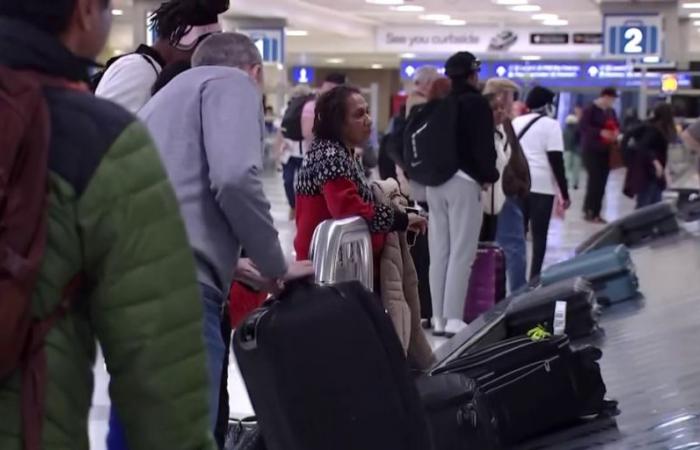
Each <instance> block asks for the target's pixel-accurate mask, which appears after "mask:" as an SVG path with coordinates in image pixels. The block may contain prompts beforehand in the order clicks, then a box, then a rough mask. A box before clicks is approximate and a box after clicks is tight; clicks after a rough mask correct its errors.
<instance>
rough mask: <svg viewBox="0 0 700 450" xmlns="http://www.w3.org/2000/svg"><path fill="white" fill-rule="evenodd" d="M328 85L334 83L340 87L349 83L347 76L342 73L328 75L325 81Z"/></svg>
mask: <svg viewBox="0 0 700 450" xmlns="http://www.w3.org/2000/svg"><path fill="white" fill-rule="evenodd" d="M324 81H325V82H326V83H333V84H337V85H339V86H341V85H343V84H345V83H346V82H347V77H346V76H345V74H344V73H340V72H332V73H329V74H328V75H326V78H325V79H324Z"/></svg>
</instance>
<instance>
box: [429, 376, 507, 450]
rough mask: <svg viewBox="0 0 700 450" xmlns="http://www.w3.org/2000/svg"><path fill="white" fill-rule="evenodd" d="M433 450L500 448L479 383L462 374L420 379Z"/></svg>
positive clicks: (493, 423)
mask: <svg viewBox="0 0 700 450" xmlns="http://www.w3.org/2000/svg"><path fill="white" fill-rule="evenodd" d="M416 385H417V386H418V393H419V395H420V397H421V400H422V402H423V407H424V408H425V415H426V417H427V419H428V429H429V431H430V441H431V443H432V447H431V448H432V449H433V450H471V449H479V450H490V449H496V448H500V445H499V441H498V434H497V432H496V428H495V421H494V418H493V415H492V414H491V409H490V408H489V407H488V405H487V404H486V399H485V398H484V396H483V394H482V393H481V391H480V390H479V387H478V385H477V384H476V382H475V381H474V380H472V379H470V378H468V377H467V376H465V375H463V374H461V373H445V374H440V375H435V376H427V375H422V376H420V377H418V378H417V379H416Z"/></svg>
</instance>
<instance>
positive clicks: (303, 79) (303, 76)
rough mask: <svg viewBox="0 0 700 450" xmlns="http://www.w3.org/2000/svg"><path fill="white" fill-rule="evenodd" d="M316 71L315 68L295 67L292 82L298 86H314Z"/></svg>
mask: <svg viewBox="0 0 700 450" xmlns="http://www.w3.org/2000/svg"><path fill="white" fill-rule="evenodd" d="M315 75H316V71H315V70H314V68H313V67H294V68H293V69H292V80H294V82H295V83H297V84H312V83H313V82H314V77H315Z"/></svg>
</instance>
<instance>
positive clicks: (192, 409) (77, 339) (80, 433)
mask: <svg viewBox="0 0 700 450" xmlns="http://www.w3.org/2000/svg"><path fill="white" fill-rule="evenodd" d="M0 64H3V65H7V66H10V67H15V68H26V67H33V68H34V69H36V68H40V69H41V71H43V72H45V73H49V74H52V75H56V76H62V77H64V78H67V79H71V80H79V79H84V77H85V73H86V71H85V63H84V62H83V61H79V60H78V59H77V58H75V57H73V56H72V55H71V54H70V53H69V52H68V51H67V50H66V49H65V48H64V47H62V46H61V45H60V44H59V43H58V41H56V40H54V39H53V38H52V37H50V36H48V35H45V34H43V33H41V32H39V31H36V30H33V29H31V28H30V27H28V26H26V24H21V23H17V22H13V21H9V20H7V19H2V18H0ZM45 92H46V99H47V103H48V106H49V111H50V117H51V126H52V130H51V141H50V148H49V168H50V180H49V181H50V187H49V188H50V189H49V208H48V219H49V224H48V225H49V226H48V243H47V248H46V251H45V256H44V261H43V264H42V270H41V274H40V277H39V280H38V284H37V287H36V291H35V294H34V297H33V306H34V311H35V314H36V316H37V317H45V316H46V315H48V314H50V313H51V312H52V311H53V310H54V309H55V307H56V305H57V303H58V301H59V299H60V296H61V291H62V290H63V289H64V288H65V286H66V285H67V284H68V283H69V281H70V280H71V279H72V278H73V277H74V276H75V275H76V274H79V273H81V274H82V277H83V278H82V279H83V282H82V294H81V295H80V296H79V298H78V299H77V301H76V302H75V303H74V305H73V307H72V310H71V311H70V313H69V314H68V315H67V316H66V317H65V318H63V319H62V320H60V321H59V322H58V323H57V325H56V326H55V327H54V328H53V329H52V331H51V332H50V334H49V336H48V338H47V341H46V351H47V362H48V373H49V375H48V376H49V381H48V384H47V387H46V389H47V393H46V411H45V418H44V421H43V434H42V441H43V449H44V450H83V449H88V448H89V442H88V433H87V430H88V413H89V410H90V406H91V400H92V393H93V384H94V383H93V370H92V369H93V365H94V364H95V354H96V344H97V342H98V341H99V343H100V345H101V347H102V349H103V351H104V355H105V360H106V363H107V369H108V371H109V373H110V376H111V381H110V387H109V391H110V397H111V399H112V402H113V404H114V405H115V406H116V408H117V410H118V411H119V414H120V418H121V419H122V422H123V425H124V427H125V431H126V437H127V441H128V445H129V448H130V450H156V449H163V450H165V449H167V450H173V449H183V450H184V449H188V450H189V449H192V450H194V449H197V450H199V449H203V450H204V449H206V450H209V449H213V448H214V447H215V446H214V443H213V439H212V437H211V436H210V430H209V419H208V407H207V396H206V393H207V381H206V380H207V379H206V372H205V353H204V345H203V339H202V306H201V301H200V296H199V291H198V285H197V282H196V279H195V269H194V262H193V257H192V252H191V250H190V247H189V244H188V241H187V236H186V233H185V229H184V225H183V223H182V220H181V218H180V214H179V209H178V205H177V203H176V200H175V196H174V194H173V191H172V188H171V186H170V184H169V182H168V181H167V179H166V175H165V172H164V170H163V168H162V165H161V163H160V160H159V157H158V155H157V153H156V151H155V149H154V147H153V144H152V142H151V140H150V138H149V136H148V133H147V132H146V130H145V129H144V127H143V126H142V125H141V124H140V123H138V122H136V121H135V119H134V118H133V117H132V116H131V115H130V114H128V113H126V112H125V111H123V110H122V109H121V108H119V107H117V106H115V105H113V104H111V103H109V102H106V101H101V100H97V99H95V98H94V97H93V96H92V95H91V94H89V93H87V92H79V91H73V90H66V89H57V88H49V89H46V90H45ZM20 388H21V385H20V374H19V373H18V374H15V375H14V376H13V377H12V378H11V379H10V380H9V381H8V380H5V381H0V449H2V450H21V449H22V432H21V429H22V423H21V419H20V414H19V411H20V396H19V392H20Z"/></svg>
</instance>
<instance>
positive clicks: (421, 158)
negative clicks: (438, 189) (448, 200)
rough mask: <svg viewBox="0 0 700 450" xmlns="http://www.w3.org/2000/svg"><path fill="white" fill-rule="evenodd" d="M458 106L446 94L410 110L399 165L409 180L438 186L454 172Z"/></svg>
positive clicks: (456, 159) (455, 101) (456, 166)
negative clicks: (401, 160)
mask: <svg viewBox="0 0 700 450" xmlns="http://www.w3.org/2000/svg"><path fill="white" fill-rule="evenodd" d="M458 107H459V104H458V99H457V98H455V97H452V96H450V97H447V98H445V99H443V100H433V101H431V102H428V103H426V104H425V105H422V106H420V107H416V108H414V109H413V110H412V111H411V114H410V116H409V117H408V121H407V123H406V129H405V131H404V135H403V141H404V142H403V144H404V145H403V165H404V170H405V171H406V173H408V177H409V178H410V179H411V180H414V181H416V182H418V183H420V184H422V185H424V186H440V185H441V184H443V183H445V182H446V181H447V180H449V179H450V178H452V176H453V175H454V174H455V173H457V168H458V165H459V161H458V158H457V114H458Z"/></svg>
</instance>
